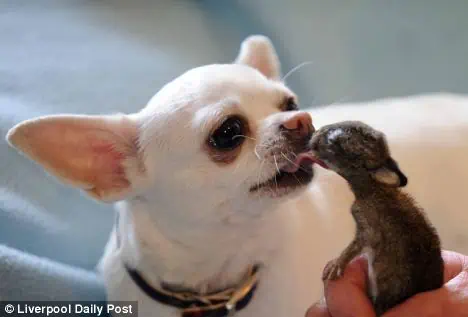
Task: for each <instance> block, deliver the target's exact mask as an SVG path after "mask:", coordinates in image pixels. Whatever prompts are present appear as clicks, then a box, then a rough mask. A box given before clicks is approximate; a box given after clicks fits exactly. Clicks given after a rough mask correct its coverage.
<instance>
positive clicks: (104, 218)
mask: <svg viewBox="0 0 468 317" xmlns="http://www.w3.org/2000/svg"><path fill="white" fill-rule="evenodd" d="M467 12H468V1H466V0H450V1H440V0H439V1H436V0H412V1H408V0H395V1H385V0H380V1H378V0H346V1H343V0H341V1H339V0H326V1H324V0H323V1H320V0H291V1H282V0H255V1H254V0H237V1H234V0H232V1H227V0H192V1H189V0H186V1H183V0H159V1H158V0H153V1H124V0H113V1H110V0H96V1H91V0H81V1H80V0H74V1H72V0H57V1H52V0H50V1H49V0H42V1H8V0H0V134H1V135H5V134H6V132H7V130H8V129H9V128H11V126H12V125H13V124H15V123H17V122H19V121H20V120H24V119H28V118H31V117H34V116H38V115H44V114H52V113H88V114H95V113H110V112H119V111H121V112H132V111H136V110H138V109H140V108H141V107H143V106H144V105H145V103H146V102H147V101H148V100H149V98H150V97H151V96H152V95H153V94H154V93H155V92H156V91H157V90H158V89H159V88H160V87H161V86H162V85H163V84H165V83H166V82H168V81H169V80H171V79H173V78H175V77H176V76H178V75H179V74H181V73H182V72H184V71H185V70H187V69H189V68H192V67H195V66H199V65H203V64H208V63H226V62H230V61H232V60H233V59H234V58H235V57H236V54H237V51H238V49H239V45H240V42H241V41H242V40H243V39H244V38H245V37H246V36H248V35H250V34H264V35H267V36H269V37H270V38H271V39H272V41H273V42H274V44H275V46H276V48H277V50H278V53H279V55H280V59H281V61H282V64H283V72H285V73H286V72H287V71H288V70H290V69H292V68H293V67H295V66H297V65H298V64H300V63H302V62H305V61H310V62H312V63H311V64H310V65H308V66H305V67H303V68H301V69H300V70H298V71H297V72H295V73H294V74H293V75H292V76H291V77H289V79H288V83H289V85H290V86H291V87H292V88H293V89H294V90H295V91H296V92H297V93H298V95H299V96H300V98H301V104H302V106H303V107H312V106H318V105H323V104H330V103H336V102H348V101H362V100H370V99H374V98H380V97H388V96H406V95H411V94H420V93H425V92H440V91H449V92H456V93H466V92H468V77H467V74H468V59H467V57H468V19H467V18H466V14H467ZM3 139H4V138H3V136H2V137H0V185H1V187H0V243H1V244H4V245H6V246H8V247H5V250H7V251H4V253H2V252H0V274H1V271H2V266H1V265H2V262H1V260H2V254H3V257H4V258H5V257H6V258H8V259H10V260H9V261H10V262H8V263H10V265H11V263H13V264H15V263H16V262H15V261H17V260H18V253H15V252H16V251H14V250H15V249H16V250H19V251H24V252H27V254H31V255H37V256H41V257H45V258H48V259H51V260H53V261H57V262H60V263H64V264H67V265H70V266H73V267H80V268H84V269H88V270H90V269H93V267H94V266H95V264H96V262H97V260H98V258H99V256H100V254H101V253H102V249H103V247H104V244H105V241H106V239H107V237H108V234H109V231H110V228H111V226H112V219H113V214H112V208H111V207H110V206H108V205H103V204H97V203H95V202H93V201H91V200H89V199H87V198H85V197H84V195H83V194H81V193H79V192H77V191H74V190H71V189H70V188H68V187H65V186H62V185H59V184H58V183H57V182H56V181H55V180H54V179H52V178H51V177H49V176H47V175H45V173H44V172H43V171H42V169H40V168H39V167H37V166H36V165H35V164H33V163H31V162H30V161H28V160H26V159H25V158H23V157H21V156H19V155H18V154H17V153H16V152H15V151H13V150H11V149H10V148H9V147H8V146H7V145H6V143H5V141H4V140H3ZM0 251H1V250H0ZM5 254H7V255H5ZM11 259H13V260H11ZM35 261H36V258H33V261H31V262H30V263H35ZM26 262H27V261H26ZM26 262H24V261H23V262H21V263H26ZM8 263H7V264H8ZM27 263H29V262H27ZM47 263H49V262H47ZM50 263H52V262H50ZM54 263H55V262H54ZM7 264H4V265H7ZM28 265H29V267H33V266H34V265H32V266H31V265H30V264H28ZM26 266H27V265H26ZM16 267H17V266H16ZM4 270H5V269H4ZM16 280H18V279H16ZM20 280H21V279H20ZM3 284H5V283H3ZM0 295H1V286H0ZM0 297H1V296H0Z"/></svg>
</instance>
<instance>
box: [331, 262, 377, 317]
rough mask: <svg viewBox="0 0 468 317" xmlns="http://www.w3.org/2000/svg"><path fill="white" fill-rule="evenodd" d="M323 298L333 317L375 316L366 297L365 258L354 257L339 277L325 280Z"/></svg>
mask: <svg viewBox="0 0 468 317" xmlns="http://www.w3.org/2000/svg"><path fill="white" fill-rule="evenodd" d="M325 298H326V301H327V306H328V310H329V312H330V315H332V316H333V317H375V313H374V309H373V308H372V304H371V301H370V300H369V298H368V297H367V260H366V258H365V257H358V258H356V259H354V260H353V261H352V262H351V263H349V264H348V266H347V267H346V269H345V271H344V274H343V276H342V277H341V278H340V279H338V280H335V281H328V282H325Z"/></svg>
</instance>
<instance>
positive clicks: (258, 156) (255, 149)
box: [254, 145, 262, 161]
mask: <svg viewBox="0 0 468 317" xmlns="http://www.w3.org/2000/svg"><path fill="white" fill-rule="evenodd" d="M257 146H258V145H256V146H255V147H254V154H255V156H256V157H257V159H259V160H260V161H261V160H262V158H261V157H260V155H259V154H258V151H257Z"/></svg>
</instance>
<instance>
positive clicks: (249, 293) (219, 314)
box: [115, 212, 259, 317]
mask: <svg viewBox="0 0 468 317" xmlns="http://www.w3.org/2000/svg"><path fill="white" fill-rule="evenodd" d="M116 214H117V218H116V228H115V230H116V240H117V247H120V235H119V228H118V224H119V223H118V219H119V217H118V216H119V214H118V212H117V213H116ZM124 267H125V270H126V271H127V273H128V275H129V276H130V278H131V279H132V281H133V282H134V283H135V284H136V285H137V286H138V287H139V288H140V290H141V291H142V292H144V293H145V294H146V295H147V296H148V297H150V298H152V299H153V300H155V301H157V302H159V303H161V304H164V305H168V306H172V307H175V308H179V309H180V310H181V316H182V317H226V316H232V314H234V313H235V312H237V311H240V310H242V309H244V308H245V307H246V306H247V305H248V304H249V303H250V301H251V300H252V297H253V295H254V293H255V290H256V289H257V286H258V280H257V274H258V270H259V266H254V267H252V268H251V269H250V270H249V272H248V274H247V276H246V279H245V280H244V281H243V283H241V284H240V285H238V287H237V288H232V289H228V290H224V291H221V292H216V293H211V294H196V293H192V292H173V291H170V290H166V289H164V288H163V287H161V288H156V287H153V286H152V285H150V284H149V283H148V282H147V281H146V280H145V279H144V278H143V276H142V275H141V274H140V272H138V270H137V269H134V268H131V267H129V266H128V265H127V264H126V263H124Z"/></svg>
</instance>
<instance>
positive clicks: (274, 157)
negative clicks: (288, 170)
mask: <svg viewBox="0 0 468 317" xmlns="http://www.w3.org/2000/svg"><path fill="white" fill-rule="evenodd" d="M273 160H274V161H275V166H276V170H277V171H278V174H279V173H281V171H280V169H279V166H278V162H277V161H276V155H275V154H273Z"/></svg>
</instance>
